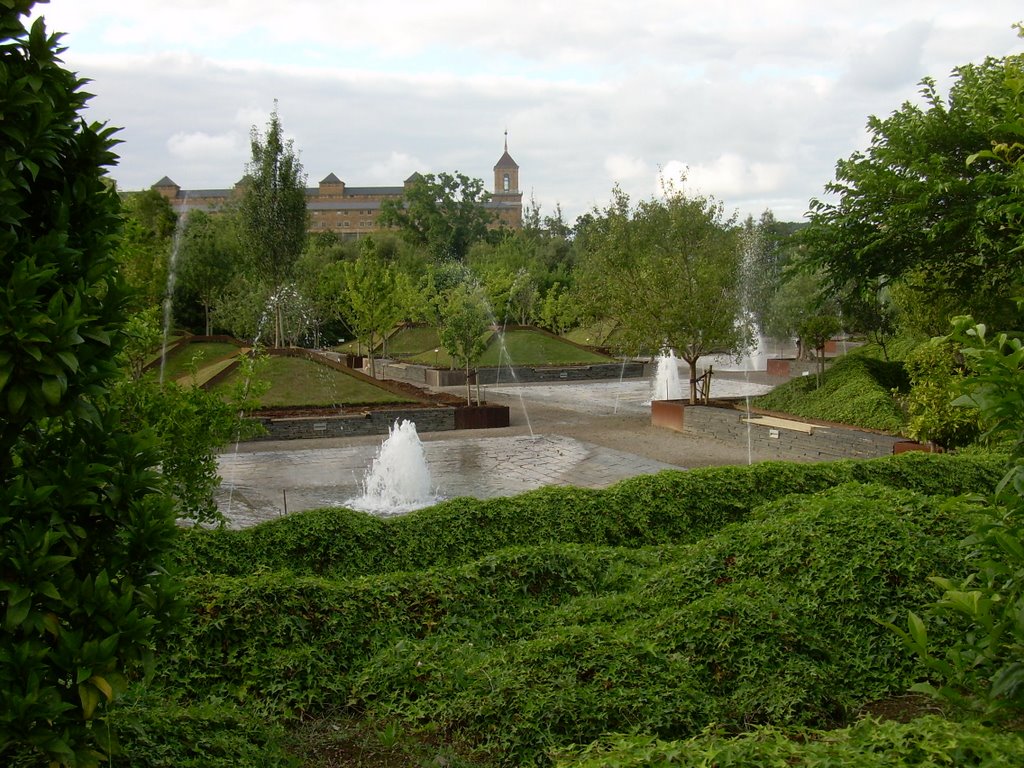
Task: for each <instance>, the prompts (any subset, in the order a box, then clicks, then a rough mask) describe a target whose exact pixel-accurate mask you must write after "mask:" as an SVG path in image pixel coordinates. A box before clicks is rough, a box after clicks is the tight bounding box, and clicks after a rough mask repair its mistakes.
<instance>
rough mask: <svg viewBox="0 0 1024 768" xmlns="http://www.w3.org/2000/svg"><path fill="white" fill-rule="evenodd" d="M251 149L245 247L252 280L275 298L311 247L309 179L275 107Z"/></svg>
mask: <svg viewBox="0 0 1024 768" xmlns="http://www.w3.org/2000/svg"><path fill="white" fill-rule="evenodd" d="M251 144H252V161H251V162H250V163H249V165H248V167H247V174H246V180H245V191H244V194H243V196H242V203H241V209H240V215H241V230H242V242H243V243H244V246H245V258H246V260H247V262H248V265H249V267H250V269H251V270H252V272H253V273H254V275H253V276H254V277H256V278H257V279H259V280H261V281H263V282H265V283H266V285H267V286H268V287H269V288H270V291H271V293H274V292H276V291H277V290H278V289H280V288H281V287H282V286H284V285H285V284H286V283H287V281H288V279H289V278H290V277H291V273H292V267H293V266H294V265H295V262H296V260H298V258H299V255H300V254H301V253H302V250H303V248H304V247H305V244H306V230H307V224H308V218H309V214H308V212H307V211H306V174H305V172H304V171H303V169H302V163H301V162H299V159H298V157H297V156H296V154H295V149H294V146H293V144H292V142H291V141H286V140H285V139H284V135H283V130H282V128H281V120H280V118H279V117H278V115H277V107H276V105H275V107H274V111H273V113H271V115H270V121H269V122H268V124H267V131H266V134H262V135H261V134H260V132H259V130H258V129H257V128H256V126H253V128H252V133H251ZM275 318H276V323H275V333H274V343H275V346H276V345H280V343H281V338H282V336H283V329H282V328H281V322H282V318H281V315H280V313H277V314H276V315H275Z"/></svg>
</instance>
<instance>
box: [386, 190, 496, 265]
mask: <svg viewBox="0 0 1024 768" xmlns="http://www.w3.org/2000/svg"><path fill="white" fill-rule="evenodd" d="M490 197H491V196H490V193H488V192H487V191H485V190H484V183H483V181H482V180H481V179H471V178H469V177H468V176H466V175H465V174H462V173H459V172H458V171H456V172H455V173H454V174H450V173H439V174H436V175H435V174H432V173H428V174H426V175H425V176H421V175H419V174H417V175H416V177H415V178H414V179H413V180H412V181H411V182H410V183H409V185H408V186H407V187H406V190H405V192H404V194H403V195H402V199H401V200H400V201H396V200H385V201H384V202H382V203H381V206H380V216H379V217H378V219H377V221H378V222H379V223H380V224H381V226H385V227H397V228H398V229H399V231H400V232H401V234H402V236H403V237H404V238H406V240H408V241H409V242H410V243H412V244H414V245H418V246H422V247H424V248H426V249H427V251H428V252H429V254H430V256H431V257H432V258H433V259H434V260H444V259H455V260H457V261H463V260H464V259H465V258H466V254H467V253H468V252H469V248H470V246H471V245H472V244H473V243H475V242H477V241H478V240H483V239H484V238H486V236H487V228H488V225H490V224H491V222H492V221H493V220H494V216H493V214H491V212H490V211H488V210H487V209H486V208H485V207H484V203H486V202H487V201H488V200H490Z"/></svg>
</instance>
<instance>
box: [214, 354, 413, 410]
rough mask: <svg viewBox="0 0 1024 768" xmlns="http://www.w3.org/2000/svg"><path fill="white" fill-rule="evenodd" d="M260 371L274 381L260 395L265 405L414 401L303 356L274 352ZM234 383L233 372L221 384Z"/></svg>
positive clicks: (265, 406)
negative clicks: (290, 355) (289, 355)
mask: <svg viewBox="0 0 1024 768" xmlns="http://www.w3.org/2000/svg"><path fill="white" fill-rule="evenodd" d="M236 375H237V372H236ZM257 375H258V376H259V378H260V379H262V380H264V381H266V382H267V383H268V384H269V385H270V386H269V388H268V389H267V391H266V392H265V393H264V394H263V395H262V396H261V397H260V399H259V404H260V405H261V406H262V407H264V408H286V407H315V406H323V407H339V406H343V405H376V404H385V403H408V402H412V401H411V400H409V399H408V398H403V397H402V396H400V395H396V394H395V393H393V392H389V391H388V390H386V389H382V388H381V387H377V386H374V385H373V384H372V383H370V382H367V381H364V380H363V379H360V378H357V377H355V376H350V375H349V374H347V373H345V372H344V371H338V370H335V369H334V368H331V367H329V366H326V365H321V364H320V363H317V362H315V361H313V360H307V359H305V358H301V357H285V356H278V355H272V356H270V357H268V358H267V360H266V362H265V364H264V365H263V366H261V368H260V370H259V373H258V374H257ZM232 385H233V376H229V377H228V378H227V379H226V380H225V381H223V382H221V384H219V385H218V386H224V387H230V386H232Z"/></svg>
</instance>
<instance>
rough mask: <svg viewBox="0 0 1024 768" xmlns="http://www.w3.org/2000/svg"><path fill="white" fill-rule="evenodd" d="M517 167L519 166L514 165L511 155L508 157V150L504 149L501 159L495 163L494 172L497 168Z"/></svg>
mask: <svg viewBox="0 0 1024 768" xmlns="http://www.w3.org/2000/svg"><path fill="white" fill-rule="evenodd" d="M518 167H519V165H518V164H517V163H516V161H515V160H513V159H512V155H510V154H509V153H508V150H507V149H506V150H505V152H504V153H503V154H502V156H501V158H500V159H499V160H498V162H497V163H495V165H494V170H498V169H499V168H518Z"/></svg>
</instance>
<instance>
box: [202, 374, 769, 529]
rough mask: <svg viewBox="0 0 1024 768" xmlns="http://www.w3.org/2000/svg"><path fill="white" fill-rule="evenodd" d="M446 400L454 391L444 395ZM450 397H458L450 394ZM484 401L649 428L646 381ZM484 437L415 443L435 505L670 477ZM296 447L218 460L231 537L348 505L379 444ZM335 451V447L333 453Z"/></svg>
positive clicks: (554, 441) (585, 450)
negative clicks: (292, 515)
mask: <svg viewBox="0 0 1024 768" xmlns="http://www.w3.org/2000/svg"><path fill="white" fill-rule="evenodd" d="M767 389H770V386H768V385H765V384H757V383H752V382H751V381H750V380H749V378H748V377H744V378H741V379H740V380H738V381H736V380H729V379H727V378H716V379H714V380H713V388H712V395H713V396H714V397H731V396H740V395H743V394H756V393H758V392H761V391H766V390H767ZM452 391H456V390H452ZM457 391H458V392H459V393H460V394H461V392H463V391H464V390H463V389H462V388H458V390H457ZM484 395H485V398H486V397H488V396H493V397H495V398H496V399H497V398H500V399H501V400H503V401H504V402H508V403H509V405H510V407H511V408H513V409H516V407H517V404H518V406H519V408H520V409H521V413H522V414H523V415H524V416H525V421H526V422H527V423H528V422H529V412H530V408H531V405H532V406H533V407H535V408H536V407H538V406H540V405H542V404H543V405H544V406H545V407H546V408H548V409H549V410H550V409H552V408H554V409H557V410H558V411H559V412H562V413H564V414H565V418H566V419H569V420H573V421H579V418H580V417H581V416H584V417H585V416H586V415H588V414H589V415H591V416H599V415H608V414H620V415H623V416H627V417H629V418H631V419H634V418H635V419H636V420H637V423H638V424H644V423H649V413H650V398H651V383H650V382H649V381H647V380H636V379H634V380H628V379H627V380H623V381H598V382H589V383H565V384H557V383H556V384H524V385H508V386H505V385H500V386H499V385H490V386H487V387H485V388H484ZM528 431H529V434H522V435H511V436H508V435H506V436H500V437H486V436H479V435H474V433H472V432H459V433H447V434H445V435H441V434H440V433H439V434H438V435H437V436H436V437H437V439H436V440H434V439H433V438H434V436H433V435H431V436H429V437H428V436H421V438H423V447H424V456H425V459H426V463H427V466H428V468H429V469H430V473H431V479H432V482H433V484H434V487H435V488H436V489H437V491H436V492H437V498H438V500H440V499H444V498H453V497H456V496H473V497H476V498H491V497H495V496H508V495H514V494H518V493H523V492H525V491H528V490H532V489H535V488H539V487H542V486H545V485H574V486H578V487H588V488H603V487H606V486H609V485H612V484H614V483H616V482H619V481H620V480H624V479H626V478H629V477H633V476H636V475H641V474H652V473H655V472H659V471H661V470H664V469H680V468H683V467H682V466H681V465H677V464H668V463H663V462H660V461H656V460H653V459H649V458H645V457H642V456H637V455H634V454H631V453H626V452H623V451H618V450H613V449H611V448H607V447H603V446H598V445H594V444H592V443H589V442H586V441H581V440H578V439H575V438H571V437H566V436H564V435H559V434H556V433H555V432H557V428H555V429H553V430H551V431H547V432H545V433H544V434H536V435H535V434H533V428H532V427H529V429H528ZM327 442H328V441H318V440H301V441H300V440H296V441H287V442H277V443H273V444H243V445H240V446H238V449H237V450H235V451H230V452H226V453H225V454H223V455H222V456H221V457H220V459H219V465H220V475H221V478H222V481H223V482H222V486H221V489H220V491H219V492H218V496H217V503H218V506H219V507H220V509H221V511H222V512H224V514H225V515H226V516H227V518H228V520H229V524H230V525H231V526H232V527H236V528H240V527H246V526H249V525H253V524H255V523H258V522H261V521H264V520H269V519H273V518H275V517H278V516H280V515H282V514H284V513H285V510H287V511H288V512H297V511H300V510H304V509H314V508H317V507H324V506H352V503H351V502H352V501H353V500H354V499H355V498H356V497H358V496H360V495H361V493H362V482H363V478H364V477H365V474H366V472H367V470H368V468H369V467H370V464H371V463H372V461H373V458H374V457H375V456H376V454H377V451H378V450H379V448H380V444H381V440H380V439H375V440H374V441H372V442H371V441H368V440H366V439H362V440H361V439H359V438H348V439H346V440H344V441H330V445H327V444H326V443H327ZM339 442H340V443H341V444H339Z"/></svg>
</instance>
